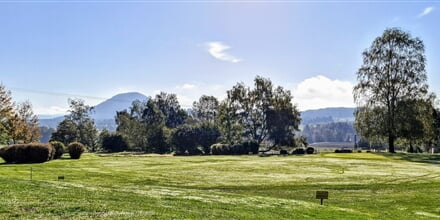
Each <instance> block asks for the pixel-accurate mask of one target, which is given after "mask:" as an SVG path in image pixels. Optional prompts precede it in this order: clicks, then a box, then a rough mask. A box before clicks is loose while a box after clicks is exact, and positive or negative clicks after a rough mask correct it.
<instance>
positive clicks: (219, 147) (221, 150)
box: [211, 143, 231, 155]
mask: <svg viewBox="0 0 440 220" xmlns="http://www.w3.org/2000/svg"><path fill="white" fill-rule="evenodd" d="M230 148H231V146H230V145H229V144H220V143H218V144H213V145H211V154H212V155H227V154H230V152H231V150H230Z"/></svg>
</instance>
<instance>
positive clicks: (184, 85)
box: [176, 83, 196, 89]
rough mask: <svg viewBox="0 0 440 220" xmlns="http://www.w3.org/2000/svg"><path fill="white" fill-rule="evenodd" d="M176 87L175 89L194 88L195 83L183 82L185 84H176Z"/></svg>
mask: <svg viewBox="0 0 440 220" xmlns="http://www.w3.org/2000/svg"><path fill="white" fill-rule="evenodd" d="M176 88H177V89H194V88H196V85H194V84H189V83H185V84H183V85H181V86H177V87H176Z"/></svg>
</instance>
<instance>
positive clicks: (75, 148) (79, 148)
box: [67, 142, 85, 159]
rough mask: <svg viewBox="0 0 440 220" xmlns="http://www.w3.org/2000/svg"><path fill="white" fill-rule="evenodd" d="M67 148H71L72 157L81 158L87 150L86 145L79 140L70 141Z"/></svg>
mask: <svg viewBox="0 0 440 220" xmlns="http://www.w3.org/2000/svg"><path fill="white" fill-rule="evenodd" d="M67 149H68V150H69V155H70V158H71V159H79V158H80V157H81V154H82V153H84V151H85V147H84V145H83V144H81V143H79V142H72V143H70V144H69V146H67Z"/></svg>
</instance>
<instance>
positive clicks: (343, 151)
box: [335, 149, 353, 153]
mask: <svg viewBox="0 0 440 220" xmlns="http://www.w3.org/2000/svg"><path fill="white" fill-rule="evenodd" d="M335 153H353V150H350V149H336V150H335Z"/></svg>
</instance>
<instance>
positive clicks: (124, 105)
mask: <svg viewBox="0 0 440 220" xmlns="http://www.w3.org/2000/svg"><path fill="white" fill-rule="evenodd" d="M147 99H148V97H147V96H145V95H143V94H141V93H138V92H129V93H122V94H118V95H115V96H113V97H111V98H110V99H107V100H105V101H103V102H101V103H99V104H98V105H96V106H94V109H93V112H92V114H91V117H92V118H93V119H94V120H95V124H96V127H97V128H98V129H100V130H101V129H104V128H106V129H108V130H110V131H114V130H116V124H115V116H116V111H122V110H124V109H127V110H128V109H129V108H130V106H131V104H132V103H133V101H135V100H139V101H144V100H147ZM63 120H64V116H60V117H54V118H47V117H46V118H44V119H40V126H46V127H49V128H56V127H57V126H58V124H59V123H60V122H61V121H63Z"/></svg>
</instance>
